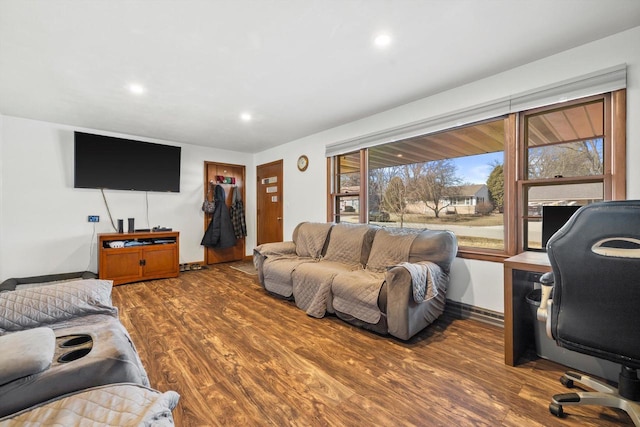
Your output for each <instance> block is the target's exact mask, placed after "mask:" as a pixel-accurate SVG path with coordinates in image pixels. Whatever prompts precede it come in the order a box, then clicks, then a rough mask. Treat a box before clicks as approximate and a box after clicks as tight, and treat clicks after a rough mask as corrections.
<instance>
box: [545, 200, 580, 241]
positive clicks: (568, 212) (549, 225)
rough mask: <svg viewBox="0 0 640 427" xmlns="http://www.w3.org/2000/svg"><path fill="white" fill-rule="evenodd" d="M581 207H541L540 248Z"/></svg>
mask: <svg viewBox="0 0 640 427" xmlns="http://www.w3.org/2000/svg"><path fill="white" fill-rule="evenodd" d="M581 207H582V206H543V207H542V248H543V249H545V248H546V247H547V242H548V241H549V239H550V238H551V236H553V235H554V234H555V233H556V231H558V230H560V229H561V228H562V226H563V225H565V224H566V222H567V221H569V218H571V216H572V215H573V214H574V213H575V212H576V211H577V210H578V209H580V208H581Z"/></svg>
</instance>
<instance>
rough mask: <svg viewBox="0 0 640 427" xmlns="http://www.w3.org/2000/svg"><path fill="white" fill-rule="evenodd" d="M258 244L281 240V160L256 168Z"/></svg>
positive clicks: (282, 201)
mask: <svg viewBox="0 0 640 427" xmlns="http://www.w3.org/2000/svg"><path fill="white" fill-rule="evenodd" d="M256 175H257V178H258V183H257V189H258V190H257V191H258V194H257V197H256V204H257V207H258V210H257V223H258V234H257V236H256V242H257V244H258V245H261V244H263V243H271V242H282V241H283V240H282V226H283V225H282V206H283V203H284V200H283V194H282V160H277V161H275V162H271V163H267V164H264V165H259V166H258V167H257V168H256Z"/></svg>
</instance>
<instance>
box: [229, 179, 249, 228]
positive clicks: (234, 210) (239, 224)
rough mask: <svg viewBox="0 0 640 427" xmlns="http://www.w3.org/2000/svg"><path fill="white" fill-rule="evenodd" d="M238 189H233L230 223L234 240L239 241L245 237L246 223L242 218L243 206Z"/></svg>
mask: <svg viewBox="0 0 640 427" xmlns="http://www.w3.org/2000/svg"><path fill="white" fill-rule="evenodd" d="M239 193H240V190H239V189H238V187H233V198H232V202H231V223H232V224H233V231H234V233H235V235H236V239H241V238H243V237H245V236H246V235H247V223H246V220H245V218H244V204H243V203H242V196H241V195H240V194H239Z"/></svg>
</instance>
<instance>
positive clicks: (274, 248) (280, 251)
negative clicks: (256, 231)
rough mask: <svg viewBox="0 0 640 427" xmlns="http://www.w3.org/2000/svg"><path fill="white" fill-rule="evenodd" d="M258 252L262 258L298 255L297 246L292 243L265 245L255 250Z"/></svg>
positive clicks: (254, 251)
mask: <svg viewBox="0 0 640 427" xmlns="http://www.w3.org/2000/svg"><path fill="white" fill-rule="evenodd" d="M256 252H257V253H258V254H260V255H262V256H282V255H296V244H295V243H293V242H292V241H287V242H273V243H263V244H261V245H260V246H257V247H256V248H255V249H254V250H253V253H254V254H256Z"/></svg>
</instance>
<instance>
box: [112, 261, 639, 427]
mask: <svg viewBox="0 0 640 427" xmlns="http://www.w3.org/2000/svg"><path fill="white" fill-rule="evenodd" d="M256 277H257V276H253V275H249V274H246V273H243V272H240V271H238V270H236V269H233V268H231V267H230V266H229V264H222V265H217V266H211V267H210V268H209V269H206V270H200V271H191V272H186V273H182V274H181V275H180V277H179V278H176V279H166V280H156V281H148V282H141V283H135V284H129V285H121V286H117V287H114V290H113V300H114V304H115V305H117V306H118V307H119V308H120V318H121V320H122V322H123V324H124V325H125V326H126V327H127V329H128V330H129V332H130V333H131V337H132V338H133V341H134V343H135V344H136V346H137V348H138V351H139V352H140V356H141V358H142V361H143V363H144V365H145V367H146V369H147V372H148V374H149V377H150V380H151V385H152V386H153V387H154V388H156V389H158V390H162V391H164V390H169V389H171V390H175V391H177V392H178V393H180V395H181V398H180V403H179V405H178V407H177V408H176V409H175V410H174V418H175V421H176V425H178V426H285V425H291V426H485V425H486V426H496V425H499V426H518V427H520V426H577V425H580V426H615V425H631V421H630V419H629V417H628V416H627V415H626V414H625V413H624V412H622V411H619V410H614V409H609V408H597V407H589V408H575V407H565V412H567V413H569V414H570V415H569V416H568V417H567V418H564V419H559V418H556V417H554V416H552V415H551V414H549V412H548V409H547V406H548V403H549V398H550V396H551V395H552V394H554V393H562V392H565V391H566V389H565V388H564V387H563V386H561V385H560V384H559V382H558V378H559V376H560V375H561V373H562V371H563V370H564V368H563V367H562V366H560V365H557V364H555V363H552V362H548V361H544V360H534V361H531V362H528V363H525V364H521V365H519V366H517V367H509V366H506V365H504V363H503V331H502V329H500V328H497V327H495V326H490V325H486V324H484V323H480V322H476V321H473V320H457V319H448V318H441V319H439V320H438V321H436V322H435V323H434V324H433V325H431V326H430V327H429V328H427V329H426V330H424V331H422V332H421V333H420V334H418V335H417V336H416V337H414V338H413V339H412V340H411V341H409V342H403V341H399V340H396V339H393V338H391V337H387V336H379V335H376V334H373V333H371V332H367V331H365V330H363V329H359V328H355V327H352V326H350V325H348V324H346V323H344V322H342V321H340V320H339V319H337V318H335V317H332V316H331V317H325V318H324V319H315V318H311V317H308V316H307V315H306V314H305V313H304V312H303V311H301V310H299V309H298V308H297V307H296V306H295V304H294V303H291V302H288V301H283V300H279V299H276V298H274V297H272V296H270V295H268V294H266V293H265V292H264V291H263V290H262V288H261V287H260V286H259V285H258V284H257V281H256Z"/></svg>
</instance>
